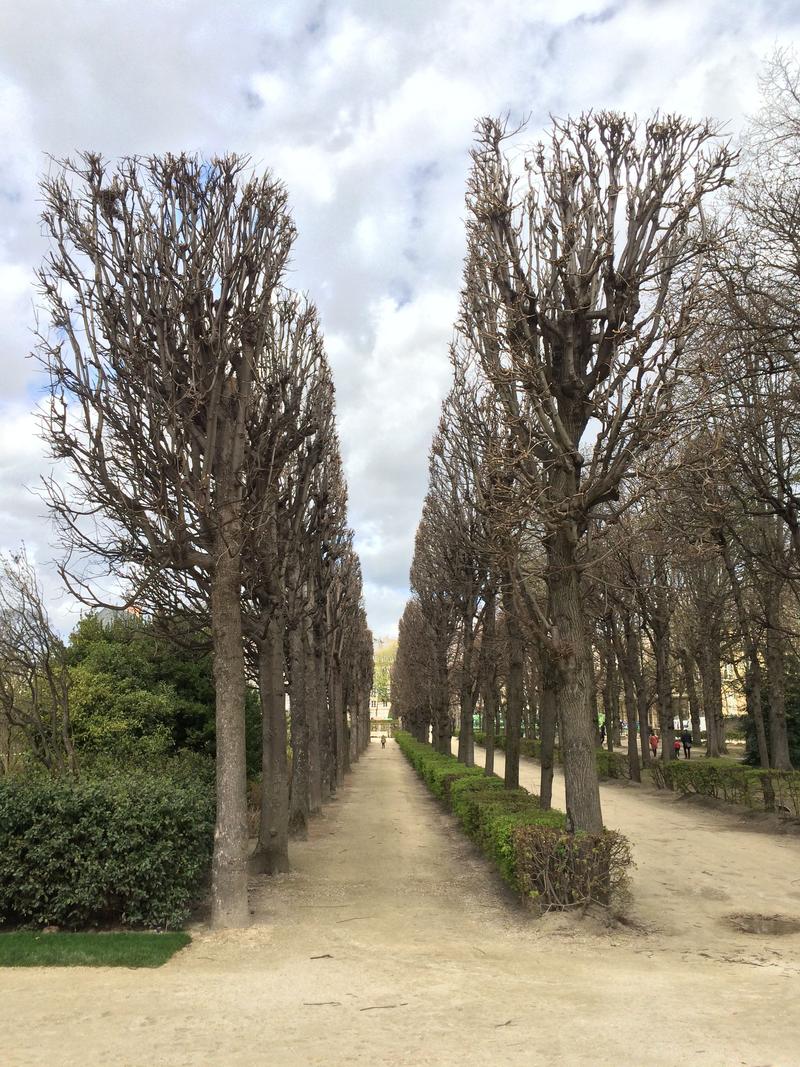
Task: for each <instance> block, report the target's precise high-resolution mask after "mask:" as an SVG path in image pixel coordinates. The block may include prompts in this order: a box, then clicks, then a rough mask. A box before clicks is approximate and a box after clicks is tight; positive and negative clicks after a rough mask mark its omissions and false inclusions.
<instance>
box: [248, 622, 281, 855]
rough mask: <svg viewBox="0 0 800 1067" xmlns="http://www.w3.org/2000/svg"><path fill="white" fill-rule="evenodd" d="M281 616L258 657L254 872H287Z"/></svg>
mask: <svg viewBox="0 0 800 1067" xmlns="http://www.w3.org/2000/svg"><path fill="white" fill-rule="evenodd" d="M284 629H285V622H284V618H283V613H282V611H280V610H276V611H275V613H274V614H273V616H272V618H271V620H270V622H269V626H268V627H267V632H266V635H265V637H264V638H263V640H262V641H261V645H260V647H259V653H258V683H259V693H260V696H261V738H262V757H261V824H260V829H259V835H258V848H257V851H256V855H255V856H254V857H253V861H254V863H253V866H254V869H255V870H256V871H260V872H264V873H266V874H279V873H281V872H282V871H288V870H289V765H288V760H287V756H286V688H285V683H284V670H283V667H284Z"/></svg>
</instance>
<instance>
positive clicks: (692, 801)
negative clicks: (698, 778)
mask: <svg viewBox="0 0 800 1067" xmlns="http://www.w3.org/2000/svg"><path fill="white" fill-rule="evenodd" d="M475 758H476V762H478V763H479V764H480V765H481V766H482V765H483V760H484V751H483V749H476V750H475ZM495 770H496V771H497V773H498V774H501V775H502V774H503V772H504V770H505V761H504V758H503V753H502V752H498V753H496V754H495ZM539 775H540V768H539V764H538V763H536V762H535V761H534V760H530V759H525V758H523V759H522V760H521V761H520V782H521V784H522V785H524V786H525V788H526V789H529V790H530V791H531V792H533V793H538V792H539ZM601 796H602V805H603V820H604V822H605V825H606V826H607V827H609V829H612V830H620V831H621V832H622V833H624V834H625V835H626V837H627V838H628V839H629V840H630V842H631V844H632V845H633V853H634V859H635V861H636V865H637V866H636V869H635V870H634V872H633V876H632V884H633V906H632V908H631V915H632V917H633V918H634V920H635V921H637V922H639V923H640V924H642V925H643V926H644V927H646V928H647V930H648V931H650V932H651V933H653V934H660V935H663V936H664V937H665V938H668V942H665V945H667V944H668V946H669V948H670V949H672V950H673V951H674V950H677V949H678V948H680V949H683V950H686V951H691V950H695V951H697V952H704V953H711V954H712V955H713V954H716V955H728V954H731V953H733V954H734V955H739V954H741V952H742V950H747V949H748V948H749V949H751V950H752V951H753V952H755V953H756V954H757V955H760V956H764V957H765V958H769V960H770V961H771V962H772V963H774V964H775V965H778V964H780V962H781V960H782V959H783V958H784V957H786V962H787V966H788V967H789V968H790V969H791V968H793V967H797V966H798V965H800V937H791V938H787V937H785V936H781V937H776V938H762V937H759V938H757V939H753V938H750V939H743V938H742V937H741V935H740V934H739V933H738V932H737V931H736V930H735V929H734V928H733V927H731V925H730V923H729V922H727V921H726V920H728V919H729V917H730V916H731V915H737V914H741V913H749V914H756V913H758V914H763V915H777V914H781V915H785V916H791V917H794V918H795V919H797V920H798V922H800V836H798V835H796V834H794V833H780V832H774V831H772V830H771V829H770V830H769V831H766V832H765V828H764V824H763V822H761V821H760V820H759V816H755V817H753V816H751V815H749V814H748V813H747V812H742V813H741V814H739V813H737V812H735V811H731V810H725V809H722V810H721V809H720V806H718V805H717V804H716V803H715V802H713V801H712V802H710V803H708V802H704V801H703V800H702V799H701V798H689V797H682V796H680V795H678V794H674V793H670V792H666V791H665V792H658V791H656V790H652V789H648V788H645V787H642V786H637V785H635V784H634V783H631V782H609V783H607V784H603V785H602V786H601ZM553 805H554V807H558V808H561V810H562V811H564V810H565V808H566V802H565V798H564V777H563V774H562V773H561V771H560V770H557V771H556V775H555V778H554V781H553ZM798 1037H799V1040H798V1053H797V1063H798V1064H800V1024H799V1025H798Z"/></svg>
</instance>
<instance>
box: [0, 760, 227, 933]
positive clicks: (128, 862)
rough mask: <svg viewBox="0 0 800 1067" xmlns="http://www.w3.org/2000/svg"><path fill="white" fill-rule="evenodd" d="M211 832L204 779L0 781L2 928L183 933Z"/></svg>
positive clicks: (208, 782)
mask: <svg viewBox="0 0 800 1067" xmlns="http://www.w3.org/2000/svg"><path fill="white" fill-rule="evenodd" d="M213 833H214V789H213V780H212V779H211V778H210V777H209V776H208V775H207V774H203V773H201V774H200V775H199V776H193V777H189V776H187V775H185V774H175V775H159V776H158V777H156V776H155V775H152V774H147V773H144V772H126V773H117V774H115V775H113V776H110V777H107V778H105V779H94V780H81V781H78V782H76V781H67V780H63V779H62V780H53V779H51V778H45V777H44V776H42V777H34V778H31V779H24V780H19V779H17V780H15V779H12V778H9V779H0V923H3V924H7V923H13V924H16V925H19V924H23V925H37V926H38V925H55V926H66V927H72V928H74V927H83V926H87V925H90V924H94V923H123V924H126V925H132V926H148V927H154V928H165V927H166V928H170V927H172V928H174V927H176V926H179V925H180V924H181V923H182V922H183V920H184V919H185V918H186V917H187V915H188V914H189V912H190V910H191V908H192V906H193V905H194V904H195V903H196V901H197V900H198V898H199V897H200V895H201V894H202V891H203V887H204V884H205V882H206V880H207V877H208V872H209V869H210V860H211V849H212V843H213Z"/></svg>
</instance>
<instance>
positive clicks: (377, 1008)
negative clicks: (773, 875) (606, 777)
mask: <svg viewBox="0 0 800 1067" xmlns="http://www.w3.org/2000/svg"><path fill="white" fill-rule="evenodd" d="M632 799H635V798H632ZM637 802H639V801H638V799H637ZM697 817H698V818H699V819H701V820H702V819H705V818H706V816H704V815H699V816H697ZM607 818H608V815H607ZM709 818H710V816H709ZM714 818H716V815H714ZM611 821H613V819H612V820H611ZM624 828H625V829H626V830H627V829H628V828H627V827H624ZM646 833H647V832H646V831H645V835H646ZM659 834H660V836H661V837H663V838H665V839H666V840H667V846H669V845H670V843H671V838H672V830H671V828H668V829H667V830H664V829H663V827H662V829H661V831H660V832H659ZM720 836H721V839H722V840H725V839H726V833H725V832H723V833H722V834H721V835H720ZM753 840H756V841H762V840H765V839H762V838H754V837H751V836H750V835H747V837H746V842H747V843H749V842H751V841H753ZM729 841H730V844H729V846H725V849H726V851H727V856H728V859H727V864H728V866H729V867H730V868H732V869H733V868H735V867H736V866H737V864H739V863H741V862H742V861H746V863H747V864H748V866H749V862H750V861H749V858H748V856H749V854H748V852H743V851H742V849H741V847H740V842H738V840H737V839H736V838H735V837H734V836H731V837H730V838H729ZM790 844H791V843H790V842H789V841H788V840H786V841H784V840H778V841H776V842H772V845H773V846H774V847H775V849H777V850H779V849H780V848H781V847H782V846H784V845H787V846H788V845H790ZM679 853H680V850H679V849H677V848H676V849H672V848H670V847H666V848H665V854H664V856H663V857H662V860H661V868H660V870H662V871H663V872H664V878H663V881H668V882H669V883H670V884H671V885H676V886H680V884H681V882H682V880H683V879H684V877H685V865H684V864H681V862H680V854H679ZM759 855H760V854H759ZM776 855H785V856H786V861H785V864H786V866H785V869H784V871H783V873H782V875H781V876H780V877H781V878H782V879H783V880H786V881H788V880H789V879H790V878H791V877H794V876H795V874H794V873H793V872H794V870H795V868H796V865H797V854H796V852H795V853H791V852H790V851H786V852H785V853H780V852H779V851H778V852H776ZM293 858H294V863H295V871H294V872H293V873H292V874H290V875H286V876H282V877H280V878H277V879H274V880H271V881H270V880H266V879H259V880H258V881H255V882H254V883H253V886H252V908H253V911H254V922H253V926H252V927H251V928H250V929H249V930H246V931H243V932H241V933H238V934H235V935H232V934H225V935H223V934H213V933H211V932H209V931H206V930H204V929H202V928H201V929H199V930H197V931H195V938H196V939H195V941H194V942H193V944H192V945H191V946H190V947H189V948H188V949H187V950H185V951H184V952H183V953H181V954H179V955H178V956H177V957H176V958H175V959H173V960H172V961H171V962H170V963H168V964H167V965H166V966H165V967H163V968H161V969H160V970H157V971H123V970H108V969H96V970H92V969H76V970H73V971H69V972H66V971H63V970H57V969H54V970H36V969H33V970H6V971H0V1023H1V1024H2V1030H0V1032H1V1033H2V1051H0V1061H1V1062H2V1064H3V1067H31V1065H34V1064H36V1065H39V1064H48V1065H50V1067H73V1065H74V1067H85V1065H95V1064H97V1065H112V1064H113V1065H119V1067H123V1065H124V1067H133V1065H136V1067H139V1065H142V1067H144V1065H147V1067H151V1065H152V1067H160V1065H162V1064H163V1065H167V1067H169V1065H179V1064H180V1065H187V1067H188V1065H191V1067H195V1065H200V1067H217V1065H220V1067H222V1065H225V1067H227V1065H239V1064H248V1065H250V1064H269V1065H275V1067H294V1065H298V1067H300V1065H303V1067H306V1065H312V1064H324V1065H325V1067H338V1065H340V1064H341V1065H344V1064H358V1065H361V1064H380V1065H384V1064H386V1065H412V1064H413V1065H420V1067H423V1065H437V1067H439V1065H443V1067H446V1065H451V1064H452V1065H456V1064H457V1065H459V1067H463V1065H464V1064H467V1063H483V1064H495V1063H498V1064H500V1063H502V1064H508V1065H512V1067H516V1065H523V1064H524V1065H526V1067H528V1065H531V1064H559V1065H561V1064H566V1065H573V1064H587V1065H588V1064H591V1065H593V1067H605V1065H608V1067H612V1065H613V1067H618V1065H626V1064H631V1065H635V1067H645V1065H665V1067H666V1065H669V1067H673V1065H675V1064H681V1065H684V1064H708V1065H720V1067H722V1065H725V1067H728V1065H737V1064H745V1065H749V1067H756V1065H762V1067H763V1065H767V1064H771V1065H773V1067H779V1065H780V1067H784V1065H785V1067H789V1065H795V1064H797V1063H798V1062H800V1041H799V1040H798V1032H797V1024H796V1002H795V993H796V988H797V975H798V942H799V941H800V939H798V938H797V937H792V938H784V939H782V940H778V939H774V940H773V939H757V940H754V939H752V938H749V939H748V938H747V937H746V936H745V935H742V934H736V933H735V932H733V931H731V932H730V933H728V932H727V931H726V930H725V928H724V927H721V926H720V927H719V929H717V926H715V927H714V930H715V932H716V933H718V936H719V940H718V941H715V942H714V943H713V944H712V942H711V940H710V939H709V937H708V936H707V935H709V930H708V928H707V927H708V924H707V923H706V921H705V915H706V912H705V904H706V901H705V898H702V897H698V898H697V899H698V901H700V903H699V904H698V906H696V907H695V906H693V908H692V909H691V910H690V914H689V915H688V916H684V919H685V920H686V921H689V922H694V921H695V920H696V921H697V922H698V923H699V924H700V929H699V930H695V933H694V935H692V938H690V939H689V940H690V941H691V943H690V944H687V943H686V942H687V939H686V938H685V937H684V935H683V934H681V933H677V934H676V933H673V932H672V930H671V926H672V920H669V921H668V920H667V918H664V919H663V920H660V921H659V923H658V924H657V925H658V932H642V931H638V930H621V931H620V930H617V931H616V932H609V931H607V930H601V929H599V928H598V927H597V925H596V924H594V923H592V922H590V921H584V922H580V921H577V920H576V919H574V918H567V917H563V916H549V917H546V918H545V919H544V920H540V921H536V920H533V919H532V918H531V917H530V916H529V915H528V914H527V913H525V912H524V911H522V909H521V908H519V907H518V906H517V905H516V903H514V902H513V901H512V900H511V899H510V898H509V897H508V895H507V894H506V893H505V892H504V890H503V888H502V886H501V885H500V884H499V882H498V881H497V879H496V878H495V877H494V875H493V874H492V872H491V871H490V870H489V869H488V867H487V866H486V864H485V863H484V861H483V860H482V858H481V857H480V856H478V855H477V854H476V853H475V852H474V851H473V849H472V847H471V845H470V844H469V843H468V842H466V841H465V839H464V838H463V835H462V834H461V833H460V831H459V830H457V828H456V827H455V825H454V822H453V820H452V819H451V817H450V816H449V815H447V814H446V813H444V812H443V811H442V810H441V809H440V808H439V806H438V805H437V804H436V803H435V802H434V801H433V800H432V799H431V798H430V797H429V796H428V794H427V793H426V792H425V790H424V787H423V786H422V784H421V783H420V782H419V781H418V779H417V778H416V776H415V775H414V773H413V771H412V770H411V768H410V767H409V766H408V765H407V764H406V763H405V761H404V760H403V758H402V756H401V755H400V753H399V751H398V750H397V748H396V746H395V745H390V746H388V747H387V749H386V750H385V751H381V749H380V748H378V747H377V746H376V745H374V744H373V746H372V748H371V750H370V751H369V752H368V754H367V755H366V756H365V757H364V758H362V760H361V762H360V763H359V764H358V766H357V767H356V768H355V770H354V772H353V774H352V776H351V778H350V780H349V782H348V785H347V787H346V789H345V790H344V792H343V794H342V796H341V798H340V799H339V800H337V801H335V802H334V803H332V804H331V805H329V806H328V807H327V808H326V810H325V815H324V816H323V817H322V818H320V819H318V820H316V821H315V823H314V824H313V826H312V830H311V835H310V839H309V840H308V841H307V842H304V843H300V844H298V845H296V846H295V848H294V851H293ZM790 858H791V860H792V862H793V863H794V864H795V868H792V870H791V871H790V870H789V860H790ZM639 860H640V862H641V863H642V865H644V861H643V857H642V856H639ZM776 863H777V861H776ZM709 869H711V868H709ZM773 870H775V868H774V867H772V866H770V867H769V868H764V867H762V868H761V873H762V874H764V873H765V872H766V873H767V876H769V873H768V872H769V871H773ZM756 873H757V870H756V868H755V867H754V870H753V885H754V886H755V885H756V883H757V881H758V880H757V878H756ZM641 877H642V875H641V872H640V873H639V874H637V880H638V879H641ZM723 891H727V890H726V889H723ZM670 892H671V891H670V890H669V889H668V888H667V887H666V886H662V888H661V890H655V889H654V890H653V897H652V899H651V898H650V897H646V898H645V900H644V901H643V902H642V903H641V904H637V913H636V914H637V916H638V917H639V918H642V919H645V920H647V921H648V922H649V921H650V915H651V912H652V911H653V909H654V908H655V907H656V904H657V900H658V899H660V900H662V901H663V900H665V899H666V898H668V897H669V895H670ZM737 892H738V891H737ZM691 899H692V900H694V898H691ZM682 900H683V901H684V904H683V905H682V906H684V907H685V900H686V898H685V897H684V898H682ZM737 902H738V898H737ZM746 904H747V908H748V910H754V907H753V900H747V901H746ZM733 906H734V905H733V903H731V908H732V910H733ZM797 910H798V911H800V903H797ZM700 917H702V921H701V918H700ZM723 944H724V952H723V951H722V946H723ZM704 951H707V952H708V955H703V954H702V953H703V952H704ZM773 951H779V952H780V958H779V959H778V958H777V957H776V958H773V957H772V952H773ZM723 956H730V961H729V960H726V959H724V958H722V957H723ZM756 957H758V959H756ZM750 964H755V965H750ZM628 1018H629V1019H630V1021H629V1022H626V1019H628Z"/></svg>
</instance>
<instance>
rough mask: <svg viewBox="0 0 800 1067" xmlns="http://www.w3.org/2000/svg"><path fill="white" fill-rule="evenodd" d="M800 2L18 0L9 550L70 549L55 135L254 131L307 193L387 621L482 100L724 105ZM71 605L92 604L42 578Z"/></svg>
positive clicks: (354, 495)
mask: <svg viewBox="0 0 800 1067" xmlns="http://www.w3.org/2000/svg"><path fill="white" fill-rule="evenodd" d="M799 25H800V5H799V4H798V3H797V2H796V0H783V2H782V0H748V2H740V0H649V2H648V0H627V2H626V0H621V2H619V3H602V2H600V0H597V2H593V0H583V2H581V0H548V2H546V3H542V2H539V0H498V2H494V3H493V2H491V0H391V2H389V0H362V2H358V0H351V2H347V0H329V2H325V0H322V2H319V0H317V2H312V0H308V2H305V0H253V2H249V0H239V2H237V0H226V2H224V3H220V2H219V0H214V2H213V3H212V2H208V0H171V2H170V0H136V2H127V0H84V2H80V0H25V2H18V3H12V2H10V0H9V2H6V3H4V4H2V5H0V360H2V368H1V371H0V391H1V392H2V412H1V414H2V418H1V419H0V522H1V523H2V526H0V548H5V549H13V548H16V547H17V546H18V545H19V543H20V542H21V541H22V540H24V541H25V542H26V543H27V544H28V546H29V548H30V549H31V550H32V552H33V554H34V556H35V558H36V560H37V562H38V563H40V564H42V565H46V564H47V561H48V560H51V559H52V558H53V556H54V554H55V552H54V549H53V547H52V545H51V541H52V536H51V535H50V534H49V532H48V528H47V523H46V520H45V518H44V517H43V508H42V506H41V504H40V502H39V501H38V500H37V499H36V498H35V496H33V495H32V493H31V492H30V491H29V489H28V488H26V487H30V486H33V485H35V484H36V482H37V480H38V477H39V474H40V472H41V471H43V470H44V469H45V462H44V460H43V459H42V455H41V447H40V445H39V443H38V442H37V440H36V437H35V428H34V423H33V418H32V415H31V407H32V404H33V402H34V399H35V395H36V390H37V387H38V386H37V380H36V375H35V371H34V368H33V366H32V365H31V362H30V360H29V359H27V358H26V355H27V353H28V351H29V349H30V347H31V337H30V331H31V327H32V324H33V321H34V305H33V296H32V284H31V283H32V272H33V269H34V266H35V265H36V263H37V262H38V261H39V260H40V259H41V256H42V254H43V250H44V245H43V241H42V237H41V234H40V227H39V223H38V212H39V206H38V204H37V185H36V183H37V175H38V174H39V173H40V172H41V171H42V169H43V168H44V167H45V166H46V156H47V154H52V155H56V156H58V155H64V154H66V153H70V152H74V151H75V150H77V149H83V148H91V149H97V150H100V151H102V152H103V153H105V154H107V155H110V156H118V155H122V154H130V153H149V152H162V151H165V150H171V151H178V150H181V149H188V150H193V151H199V152H202V153H208V154H210V153H218V152H222V151H229V150H234V151H244V152H249V153H250V154H251V155H252V157H253V160H254V162H255V164H256V165H257V166H258V167H264V168H266V167H270V168H272V169H273V170H274V171H275V172H276V173H277V174H278V175H279V176H280V177H281V178H283V179H284V180H285V181H286V183H287V185H288V187H289V191H290V195H291V200H292V204H293V207H294V213H295V217H296V220H297V225H298V229H299V234H300V236H299V239H298V242H297V245H296V249H295V253H294V257H293V264H292V277H291V279H290V283H291V284H293V285H295V286H296V287H298V288H301V289H304V290H307V291H308V292H309V293H310V295H311V297H312V298H313V299H314V300H315V301H316V303H317V304H318V305H319V308H320V311H321V316H322V322H323V325H324V328H325V333H326V338H327V346H328V351H329V354H330V357H331V362H332V364H333V368H334V374H335V379H336V388H337V396H338V413H339V427H340V432H341V436H342V443H343V449H344V456H345V464H346V469H347V476H348V481H349V486H350V518H351V523H352V525H353V527H354V529H355V532H356V538H357V545H358V549H359V552H360V555H361V559H362V563H363V568H364V577H365V584H366V600H367V611H368V615H369V622H370V625H371V626H372V628H373V631H374V632H375V633H376V634H378V635H387V634H391V633H393V632H394V631H395V629H396V626H397V619H398V617H399V615H400V613H401V612H402V608H403V604H404V602H405V599H406V596H407V581H408V568H409V565H410V561H411V550H412V543H413V534H414V529H415V526H416V522H417V518H418V515H419V511H420V507H421V502H422V496H423V494H424V491H425V481H426V468H427V451H428V447H429V444H430V438H431V435H432V433H433V429H434V426H435V422H436V418H437V412H438V406H439V402H440V400H441V397H442V395H443V393H444V391H445V388H446V386H447V382H448V377H449V364H448V360H447V345H448V340H449V338H450V335H451V330H452V322H453V318H454V315H455V312H456V304H457V298H458V287H459V281H460V272H461V258H462V255H463V228H462V219H463V208H462V204H463V190H464V179H465V175H466V170H467V163H468V150H469V145H470V140H471V135H472V129H473V125H474V122H475V119H476V118H477V117H478V116H480V115H482V114H487V113H493V114H495V113H499V112H506V111H508V112H510V113H511V114H512V116H515V117H519V116H522V115H530V129H531V140H535V139H536V138H537V135H538V131H540V130H541V129H542V127H543V126H544V125H545V124H546V122H547V116H548V114H551V113H552V114H556V115H564V114H566V113H568V112H572V113H574V112H577V111H580V110H582V109H587V108H590V107H594V108H599V107H613V108H619V109H627V110H631V111H637V112H638V113H640V114H646V113H648V112H650V111H652V110H654V109H655V108H661V109H662V110H677V111H681V112H684V113H688V114H691V115H694V116H697V117H700V116H703V115H707V114H709V115H714V116H716V117H718V118H721V119H725V120H729V121H730V123H731V126H730V128H731V130H732V131H733V132H735V131H736V130H737V129H738V128H739V127H740V126H741V123H742V120H743V116H744V115H745V114H746V113H747V112H748V111H752V110H753V109H754V107H755V103H756V100H757V75H758V70H759V66H760V64H761V62H762V60H763V59H764V57H765V56H767V55H769V54H770V53H771V52H772V50H773V49H774V48H775V47H776V46H784V45H791V44H792V42H793V39H794V38H795V37H796V35H797V30H798V26H799ZM48 591H49V593H50V596H51V603H52V606H53V610H54V612H55V614H56V615H57V617H58V619H59V623H60V625H61V626H63V627H68V626H69V625H70V612H71V611H74V607H72V606H71V605H70V603H69V602H68V600H67V598H66V597H65V596H63V595H62V596H59V594H58V592H57V586H56V581H55V579H54V577H52V575H51V576H50V577H48Z"/></svg>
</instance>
